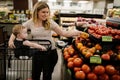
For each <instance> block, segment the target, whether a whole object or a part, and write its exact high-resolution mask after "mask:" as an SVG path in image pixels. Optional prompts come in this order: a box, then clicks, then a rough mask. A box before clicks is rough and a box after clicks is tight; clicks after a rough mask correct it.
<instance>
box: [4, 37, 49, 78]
mask: <svg viewBox="0 0 120 80" xmlns="http://www.w3.org/2000/svg"><path fill="white" fill-rule="evenodd" d="M29 41H33V42H36V43H38V44H40V45H43V46H45V47H46V49H47V50H46V51H40V50H38V49H34V48H30V49H29V51H28V52H30V54H32V55H34V53H35V52H37V51H39V52H40V54H41V53H42V54H46V53H49V51H50V49H51V42H50V41H49V40H39V39H38V40H37V39H36V40H33V39H31V40H29ZM26 51H27V50H26ZM4 53H5V54H6V55H5V56H4V57H5V64H6V66H5V68H6V77H5V78H6V79H5V80H28V79H29V78H31V75H32V74H31V71H32V56H31V57H27V55H25V56H20V58H18V57H17V58H16V57H15V49H10V48H5V49H4ZM22 53H25V52H22ZM28 56H29V53H28Z"/></svg>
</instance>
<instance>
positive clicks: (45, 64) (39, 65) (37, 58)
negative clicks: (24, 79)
mask: <svg viewBox="0 0 120 80" xmlns="http://www.w3.org/2000/svg"><path fill="white" fill-rule="evenodd" d="M57 60H58V55H57V50H56V49H55V50H51V51H50V52H48V53H44V52H37V53H35V54H34V55H33V60H32V79H33V80H40V75H41V72H43V80H51V79H52V72H53V70H54V67H55V65H56V63H57Z"/></svg>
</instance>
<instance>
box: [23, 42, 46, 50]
mask: <svg viewBox="0 0 120 80" xmlns="http://www.w3.org/2000/svg"><path fill="white" fill-rule="evenodd" d="M23 45H26V46H30V47H33V48H37V49H40V50H42V51H43V50H44V51H45V50H46V48H45V47H44V46H42V45H40V44H37V43H34V42H30V41H28V40H26V41H24V42H23Z"/></svg>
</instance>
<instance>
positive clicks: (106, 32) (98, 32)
mask: <svg viewBox="0 0 120 80" xmlns="http://www.w3.org/2000/svg"><path fill="white" fill-rule="evenodd" d="M88 33H89V34H91V35H93V36H94V37H95V38H98V39H100V38H101V37H102V36H111V37H112V39H120V30H117V29H112V28H111V27H105V26H103V25H102V26H101V25H100V26H90V27H88Z"/></svg>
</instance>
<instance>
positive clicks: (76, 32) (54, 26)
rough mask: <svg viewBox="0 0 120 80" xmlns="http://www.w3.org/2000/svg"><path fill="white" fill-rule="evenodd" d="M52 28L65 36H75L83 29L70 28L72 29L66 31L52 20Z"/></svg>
mask: <svg viewBox="0 0 120 80" xmlns="http://www.w3.org/2000/svg"><path fill="white" fill-rule="evenodd" d="M51 28H52V30H53V31H54V32H56V33H57V34H58V35H61V36H64V37H73V36H79V35H80V34H81V33H82V31H78V30H70V31H65V30H62V29H61V28H60V26H59V25H58V24H57V23H56V22H54V21H53V20H51Z"/></svg>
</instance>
